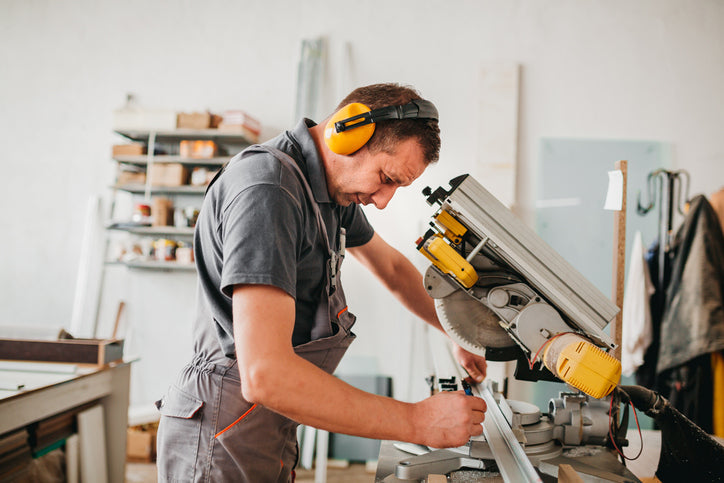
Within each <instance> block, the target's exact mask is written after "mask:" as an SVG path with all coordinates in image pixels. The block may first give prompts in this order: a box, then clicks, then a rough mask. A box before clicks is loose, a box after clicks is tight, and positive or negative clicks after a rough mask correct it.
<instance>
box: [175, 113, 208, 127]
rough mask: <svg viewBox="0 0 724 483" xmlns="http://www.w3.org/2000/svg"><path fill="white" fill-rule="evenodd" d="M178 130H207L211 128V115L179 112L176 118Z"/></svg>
mask: <svg viewBox="0 0 724 483" xmlns="http://www.w3.org/2000/svg"><path fill="white" fill-rule="evenodd" d="M176 127H177V128H179V129H208V128H210V127H211V114H210V113H208V112H179V114H178V116H177V117H176Z"/></svg>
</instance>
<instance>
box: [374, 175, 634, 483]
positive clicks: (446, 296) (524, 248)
mask: <svg viewBox="0 0 724 483" xmlns="http://www.w3.org/2000/svg"><path fill="white" fill-rule="evenodd" d="M423 194H424V195H425V196H426V198H427V202H428V203H429V204H430V205H432V206H435V207H436V211H435V213H434V214H433V216H432V218H433V221H432V222H431V223H430V225H431V227H432V228H431V229H430V230H428V231H427V233H425V234H424V235H423V236H422V237H420V239H418V240H417V249H418V250H419V251H420V252H421V253H422V254H423V255H425V257H427V258H428V259H429V260H430V261H431V262H432V265H431V266H430V267H429V268H428V269H427V271H426V273H425V276H424V283H425V289H426V290H427V292H428V294H429V295H430V296H431V297H432V298H433V299H435V307H436V310H437V314H438V318H439V319H440V322H441V324H442V326H443V328H444V329H445V331H446V332H447V333H448V335H449V336H450V338H451V339H452V340H453V341H455V342H456V343H457V344H458V345H460V346H461V347H463V348H464V349H466V350H468V351H470V352H472V353H475V354H478V355H482V356H485V357H486V358H487V359H488V360H490V361H509V360H516V361H517V368H516V373H515V376H516V378H518V379H524V380H531V381H537V380H541V379H543V380H556V381H557V380H561V381H564V382H566V383H568V384H569V385H570V386H572V387H573V388H575V389H578V390H579V391H580V392H569V393H562V394H561V395H560V397H559V398H557V399H552V400H551V401H550V403H549V408H548V413H546V414H542V413H541V411H540V410H538V408H536V407H535V406H534V405H532V404H529V403H525V402H516V401H507V400H506V399H505V398H504V397H503V395H502V394H501V393H499V392H498V391H497V388H496V387H495V385H494V384H493V383H492V382H490V381H488V382H487V383H485V384H479V385H475V386H473V387H470V386H467V387H466V386H465V383H464V379H465V374H464V373H462V372H460V371H461V368H460V367H459V366H457V369H454V371H457V374H458V376H457V379H455V377H453V378H451V379H446V378H443V379H439V377H441V376H439V375H438V379H436V378H435V377H433V378H432V380H433V384H431V389H432V390H433V392H435V391H438V390H457V389H466V392H469V394H471V395H473V396H478V397H482V398H483V399H485V401H486V403H487V406H488V411H487V413H486V419H485V421H484V423H483V427H484V436H483V437H477V438H473V439H471V440H470V441H469V443H468V444H467V445H466V446H464V447H462V448H458V449H456V450H455V449H454V450H440V449H430V448H421V449H420V452H419V453H416V454H417V456H412V457H409V456H408V457H402V456H400V455H399V454H398V455H397V457H393V458H391V460H392V461H393V462H394V465H392V466H394V468H393V467H392V466H391V467H389V468H386V470H388V471H386V474H385V475H381V476H384V479H380V481H404V480H416V479H418V480H419V479H420V477H422V476H424V475H427V474H435V473H437V474H446V473H448V472H450V471H452V470H453V469H458V468H477V469H478V470H483V471H488V470H491V469H492V470H493V471H499V472H500V474H502V476H503V477H504V479H505V481H515V482H518V481H531V482H538V481H541V479H540V477H539V474H538V472H540V473H541V474H547V475H557V471H558V465H561V464H570V465H572V466H574V467H575V468H576V470H577V471H579V473H581V474H586V475H588V476H587V480H586V481H589V479H591V478H593V479H591V480H590V481H638V480H637V479H636V478H635V476H633V474H631V473H630V472H627V471H626V469H625V468H624V467H623V466H622V465H620V464H619V463H618V461H617V459H616V457H615V455H612V454H611V452H610V451H608V449H606V448H605V447H604V446H605V445H606V444H608V443H609V442H611V441H612V442H613V443H614V444H616V445H617V446H618V447H620V446H624V445H626V444H627V441H626V440H625V434H626V425H627V421H622V423H623V424H621V425H619V424H618V420H617V418H615V419H614V420H613V421H612V420H611V419H610V418H609V414H608V413H609V411H610V409H609V402H608V398H606V400H605V401H601V400H599V399H601V398H605V397H606V396H608V395H609V394H610V393H611V392H612V391H613V390H614V388H615V387H616V385H617V384H618V382H619V379H620V375H621V364H620V362H619V361H618V360H617V359H616V358H614V357H613V356H612V355H610V354H609V353H608V351H610V350H611V349H613V348H615V347H616V346H615V344H614V342H613V340H612V339H611V338H610V337H609V335H607V334H606V333H605V332H604V331H603V329H604V328H605V327H606V325H607V324H608V323H609V322H610V321H611V320H613V318H614V317H615V316H616V314H617V313H618V311H619V309H618V307H616V306H615V305H614V304H613V303H612V302H611V301H610V300H608V299H607V298H606V297H605V296H604V295H603V294H602V293H601V292H600V291H599V290H598V289H597V288H596V287H595V286H594V285H593V284H591V283H590V282H589V281H588V280H587V279H585V278H584V277H583V276H582V275H581V274H580V273H578V271H576V270H575V269H574V268H573V267H572V266H571V265H570V264H568V262H566V261H565V260H564V259H563V258H562V257H561V256H560V255H559V254H558V253H556V252H555V250H553V249H552V248H551V247H550V246H548V245H547V244H546V243H545V242H544V241H543V240H542V239H540V238H539V237H538V236H537V235H536V234H535V232H533V231H532V230H531V229H530V228H529V227H528V226H526V225H525V224H523V223H522V222H521V221H520V220H519V219H518V218H517V217H516V216H515V215H513V213H512V212H511V211H510V210H509V209H508V208H506V207H505V206H504V205H503V204H502V203H500V202H499V201H498V200H497V199H496V198H495V197H494V196H493V195H492V194H490V193H489V192H488V191H487V190H486V189H485V188H483V187H482V186H481V185H480V183H478V182H477V181H476V180H475V179H473V178H472V177H471V176H469V175H463V176H459V177H457V178H455V179H453V180H452V181H450V189H444V188H442V187H440V188H437V189H436V190H434V191H433V190H432V189H430V188H425V190H424V191H423ZM433 349H434V351H435V350H436V349H437V348H433ZM434 351H433V356H435V354H434ZM448 355H449V354H448ZM433 358H434V359H439V357H433ZM450 361H451V362H452V359H450ZM436 369H437V368H436ZM443 372H445V371H443ZM435 384H437V387H433V385H435ZM584 393H585V394H584ZM407 446H409V445H407ZM407 446H406V447H404V448H402V447H400V448H397V445H396V448H397V449H399V450H400V451H403V452H407V453H411V452H412V453H414V452H415V450H414V448H413V449H412V450H410V448H409V447H407ZM571 448H573V450H574V451H578V452H579V453H580V451H582V450H583V451H588V452H592V454H595V456H591V455H584V459H581V458H577V457H575V456H576V455H575V454H572V453H571ZM381 455H382V452H381ZM579 456H580V455H579ZM589 456H590V458H589ZM586 458H588V459H586ZM493 460H494V461H493ZM384 461H387V459H385V460H384ZM533 466H535V467H536V468H538V471H536V470H535V469H534V468H533ZM378 473H380V472H379V471H378ZM382 473H385V471H383V472H382ZM451 474H452V473H451Z"/></svg>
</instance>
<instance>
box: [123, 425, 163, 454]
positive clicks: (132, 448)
mask: <svg viewBox="0 0 724 483" xmlns="http://www.w3.org/2000/svg"><path fill="white" fill-rule="evenodd" d="M157 432H158V426H157V424H143V425H141V426H132V427H130V428H128V430H127V431H126V460H127V461H130V462H136V463H152V462H154V461H156V434H157Z"/></svg>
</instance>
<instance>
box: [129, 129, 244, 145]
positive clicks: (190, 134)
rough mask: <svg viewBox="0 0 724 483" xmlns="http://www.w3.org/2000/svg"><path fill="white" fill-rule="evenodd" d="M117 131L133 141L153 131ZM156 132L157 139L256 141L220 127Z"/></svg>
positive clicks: (229, 142)
mask: <svg viewBox="0 0 724 483" xmlns="http://www.w3.org/2000/svg"><path fill="white" fill-rule="evenodd" d="M115 132H116V133H118V134H120V135H121V136H123V137H126V138H128V139H130V140H132V141H148V138H149V136H150V135H151V131H148V130H135V129H122V130H121V129H117V130H116V131H115ZM154 132H155V134H156V141H169V140H170V141H173V140H181V139H190V140H196V139H210V140H213V141H218V142H222V143H227V144H246V145H251V144H254V142H255V141H251V140H250V139H248V138H247V137H246V136H244V135H243V134H241V133H237V132H225V131H219V130H218V129H173V130H161V131H154Z"/></svg>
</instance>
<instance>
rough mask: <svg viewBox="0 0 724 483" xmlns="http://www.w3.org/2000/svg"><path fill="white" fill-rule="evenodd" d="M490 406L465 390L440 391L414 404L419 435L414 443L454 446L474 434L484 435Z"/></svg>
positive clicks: (415, 422)
mask: <svg viewBox="0 0 724 483" xmlns="http://www.w3.org/2000/svg"><path fill="white" fill-rule="evenodd" d="M487 409H488V408H487V405H486V404H485V401H483V400H482V399H481V398H479V397H475V396H467V395H466V394H465V393H464V392H462V391H455V392H440V393H438V394H435V395H434V396H432V397H429V398H427V399H425V400H423V401H420V402H418V403H415V405H414V416H413V418H414V419H413V424H414V425H415V427H416V428H417V430H418V431H417V434H419V438H416V439H417V441H412V442H414V443H419V444H424V445H426V446H431V447H433V448H455V447H457V446H462V445H464V444H465V443H467V442H468V440H469V439H470V437H471V436H478V435H481V434H483V426H482V425H481V423H482V422H483V420H485V411H487Z"/></svg>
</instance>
